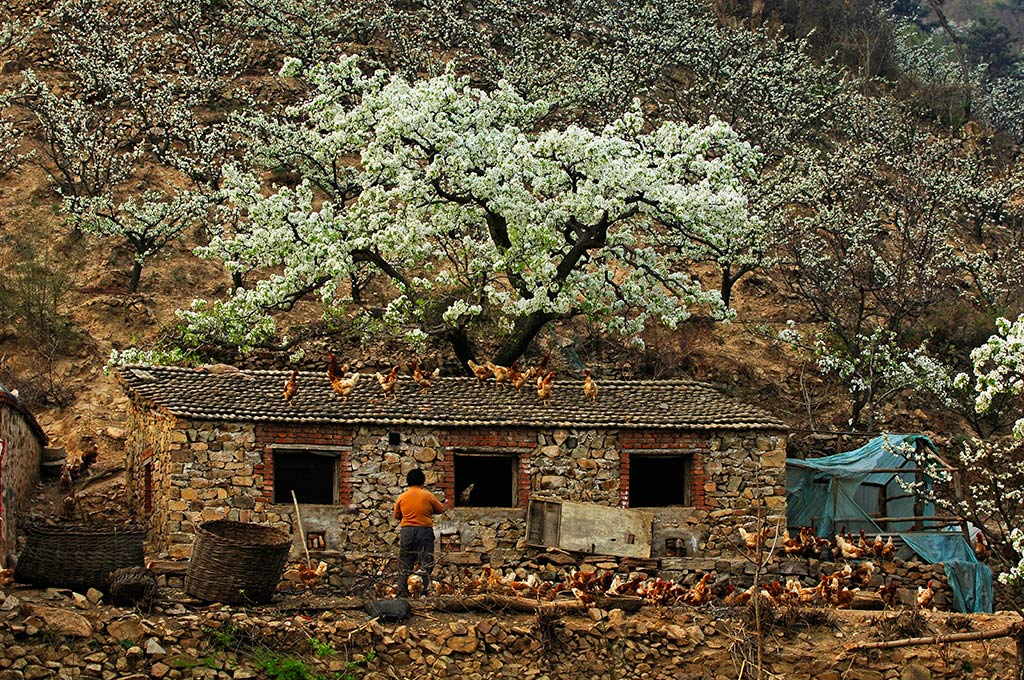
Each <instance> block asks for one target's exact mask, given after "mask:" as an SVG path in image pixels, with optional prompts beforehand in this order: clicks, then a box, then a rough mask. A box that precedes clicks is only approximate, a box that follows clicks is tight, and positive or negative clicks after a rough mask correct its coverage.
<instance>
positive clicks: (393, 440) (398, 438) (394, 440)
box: [388, 432, 402, 446]
mask: <svg viewBox="0 0 1024 680" xmlns="http://www.w3.org/2000/svg"><path fill="white" fill-rule="evenodd" d="M401 443H402V434H401V433H400V432H388V446H398V445H399V444H401Z"/></svg>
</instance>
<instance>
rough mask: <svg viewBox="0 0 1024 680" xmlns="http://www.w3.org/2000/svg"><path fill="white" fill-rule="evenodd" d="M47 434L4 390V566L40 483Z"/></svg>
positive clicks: (0, 497) (0, 404)
mask: <svg viewBox="0 0 1024 680" xmlns="http://www.w3.org/2000/svg"><path fill="white" fill-rule="evenodd" d="M46 444H47V438H46V434H45V433H44V432H43V428H41V427H40V426H39V423H38V422H36V419H35V418H34V417H33V416H32V414H31V413H30V412H29V410H28V409H27V408H25V406H24V405H23V404H22V403H21V401H19V400H18V398H17V397H16V396H14V395H13V394H11V393H10V392H8V391H7V390H5V389H3V388H0V567H6V566H9V565H10V563H11V557H12V555H13V554H14V552H15V539H16V538H17V533H18V516H19V515H20V514H21V513H23V512H24V511H25V510H26V509H27V508H28V503H29V500H30V499H31V498H32V493H33V491H34V490H35V485H36V482H37V481H39V468H40V465H41V464H42V460H43V447H45V446H46Z"/></svg>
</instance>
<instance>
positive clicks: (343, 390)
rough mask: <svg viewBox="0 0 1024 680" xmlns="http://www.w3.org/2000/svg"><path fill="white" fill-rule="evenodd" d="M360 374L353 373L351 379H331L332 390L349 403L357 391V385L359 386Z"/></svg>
mask: <svg viewBox="0 0 1024 680" xmlns="http://www.w3.org/2000/svg"><path fill="white" fill-rule="evenodd" d="M359 379H360V374H359V373H353V374H352V377H351V378H343V377H335V378H331V389H332V390H334V392H335V393H336V394H339V395H341V396H342V397H344V399H345V401H348V398H349V396H351V394H352V392H354V391H355V389H356V385H358V384H359Z"/></svg>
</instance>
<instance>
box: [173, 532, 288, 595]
mask: <svg viewBox="0 0 1024 680" xmlns="http://www.w3.org/2000/svg"><path fill="white" fill-rule="evenodd" d="M291 545H292V539H291V536H289V535H288V534H287V533H285V532H284V531H282V530H281V529H276V528H274V527H271V526H267V525H265V524H249V523H246V522H235V521H233V520H229V519H218V520H214V521H212V522H204V523H202V524H200V525H199V527H198V528H197V529H196V537H195V540H194V541H193V542H192V559H191V560H190V561H189V564H188V573H187V574H186V575H185V592H186V593H187V594H189V595H191V596H192V597H197V598H199V599H201V600H208V601H211V602H227V603H229V604H242V603H264V602H270V599H271V597H273V595H274V589H275V588H276V587H277V584H278V582H280V580H281V574H282V573H283V572H284V565H285V562H286V561H287V559H288V551H289V550H290V549H291Z"/></svg>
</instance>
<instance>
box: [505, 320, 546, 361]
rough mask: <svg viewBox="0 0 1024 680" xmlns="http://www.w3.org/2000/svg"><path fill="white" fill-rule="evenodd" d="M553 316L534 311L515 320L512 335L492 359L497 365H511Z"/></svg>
mask: <svg viewBox="0 0 1024 680" xmlns="http://www.w3.org/2000/svg"><path fill="white" fill-rule="evenodd" d="M553 318H554V317H553V316H552V315H551V314H548V313H547V312H534V313H533V314H531V315H530V316H527V317H524V318H521V319H519V320H518V321H516V325H515V328H514V329H513V331H512V337H511V338H510V339H509V340H508V342H506V343H505V344H504V345H503V346H502V347H501V348H500V349H499V350H498V354H497V355H496V356H495V357H494V359H492V361H493V362H494V363H496V364H498V365H499V366H511V365H512V362H513V361H515V360H516V359H518V358H519V357H521V356H523V353H524V352H526V348H527V347H529V346H530V343H531V342H533V339H534V338H535V337H537V334H538V333H540V332H541V330H543V328H544V326H546V325H547V323H548V322H549V321H551V320H552V319H553Z"/></svg>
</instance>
